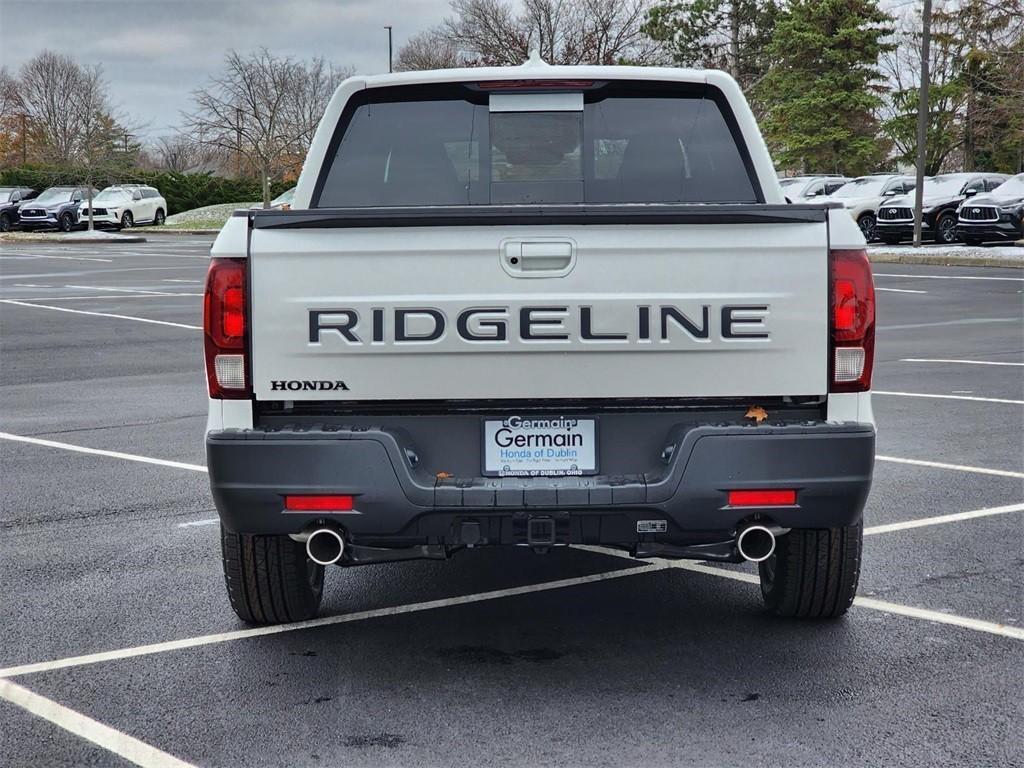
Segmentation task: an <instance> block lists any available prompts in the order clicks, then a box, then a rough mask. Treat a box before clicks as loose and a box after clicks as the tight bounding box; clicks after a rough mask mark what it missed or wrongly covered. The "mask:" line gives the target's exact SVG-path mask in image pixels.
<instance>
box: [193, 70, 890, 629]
mask: <svg viewBox="0 0 1024 768" xmlns="http://www.w3.org/2000/svg"><path fill="white" fill-rule="evenodd" d="M211 255H212V261H211V264H210V270H209V276H208V280H207V285H206V298H205V310H204V314H205V347H206V372H207V378H208V383H209V393H210V411H209V423H208V431H207V434H206V448H207V454H208V460H209V473H210V482H211V486H212V489H213V497H214V499H215V501H216V505H217V509H218V511H219V514H220V519H221V523H222V544H223V559H224V572H225V576H226V580H227V589H228V594H229V595H230V598H231V604H232V606H233V607H234V610H235V611H236V612H237V613H238V615H239V616H240V617H241V618H242V619H244V620H245V621H248V622H254V623H273V622H287V621H296V620H299V619H308V618H310V617H313V616H315V615H316V614H317V611H318V609H319V605H320V602H321V595H322V591H323V583H324V570H325V566H326V565H330V564H338V565H342V566H355V565H363V564H370V563H382V562H392V561H397V560H409V559H414V558H436V559H443V558H447V557H450V556H451V555H453V554H454V553H456V552H458V551H459V550H461V549H464V548H467V547H483V546H492V545H519V546H526V547H531V548H532V549H533V550H534V551H536V552H547V551H548V550H550V549H551V548H553V547H563V546H566V545H574V544H575V545H600V546H604V547H613V548H617V549H619V550H624V551H625V552H629V553H631V554H632V555H634V556H635V557H639V558H645V557H661V558H693V559H698V560H709V561H721V562H741V561H744V560H745V561H750V562H756V563H759V570H760V579H761V591H762V593H763V596H764V602H765V604H766V606H767V609H768V610H769V611H771V612H772V613H774V614H777V615H780V616H799V617H816V618H820V617H834V616H839V615H841V614H843V613H844V612H845V611H846V610H847V608H848V607H849V606H850V604H851V602H852V600H853V597H854V592H855V590H856V586H857V579H858V574H859V570H860V555H861V535H862V523H861V520H862V510H863V507H864V503H865V499H866V497H867V495H868V490H869V487H870V484H871V473H872V467H873V463H874V443H875V427H874V418H873V416H872V411H871V396H870V391H869V390H870V386H871V369H872V361H873V355H874V326H875V312H874V289H873V286H872V277H871V270H870V267H869V264H868V260H867V257H866V254H865V250H864V238H863V237H862V235H861V233H860V231H859V229H858V228H857V225H856V224H855V223H854V222H853V220H852V219H850V217H849V216H848V215H846V212H845V211H844V210H843V209H842V208H835V209H832V208H829V207H827V204H825V205H789V204H786V200H785V198H784V197H783V194H782V191H781V190H780V188H779V185H778V183H777V181H776V175H775V171H774V169H773V166H772V161H771V158H770V157H769V156H768V152H767V150H766V148H765V145H764V142H763V140H762V138H761V135H760V133H759V131H758V128H757V125H756V124H755V122H754V118H753V116H752V115H751V112H750V109H749V108H748V106H747V103H746V100H745V99H744V97H743V95H742V93H741V92H740V90H739V88H738V87H737V85H736V83H735V82H734V81H733V80H732V79H731V78H730V77H729V76H727V75H726V74H723V73H722V72H717V71H690V70H681V69H656V68H634V67H556V66H547V65H544V64H543V63H529V64H527V65H524V66H522V67H508V68H493V69H464V70H446V71H437V72H408V73H397V74H393V75H382V76H374V77H354V78H350V79H349V80H346V81H345V82H344V83H342V85H341V86H340V87H339V88H338V91H337V93H335V95H334V98H333V99H332V100H331V103H330V106H329V107H328V108H327V112H326V114H325V115H324V118H323V120H322V121H321V123H320V126H319V129H318V130H317V133H316V136H315V138H314V140H313V143H312V146H311V148H310V150H309V155H308V157H307V159H306V163H305V167H304V169H303V171H302V175H301V178H300V179H299V183H298V188H297V190H296V193H295V202H294V204H293V206H292V209H291V210H251V211H239V212H237V213H236V214H235V216H234V217H233V218H231V219H230V220H229V221H228V222H227V224H226V225H225V227H224V229H223V230H222V231H221V233H220V235H219V237H218V238H217V240H216V242H215V243H214V246H213V249H212V254H211Z"/></svg>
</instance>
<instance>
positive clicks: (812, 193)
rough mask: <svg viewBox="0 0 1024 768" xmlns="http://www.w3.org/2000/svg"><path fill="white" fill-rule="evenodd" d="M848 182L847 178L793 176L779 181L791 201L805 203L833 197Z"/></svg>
mask: <svg viewBox="0 0 1024 768" xmlns="http://www.w3.org/2000/svg"><path fill="white" fill-rule="evenodd" d="M848 181H849V179H848V178H846V177H845V176H829V175H824V176H791V177H789V178H787V179H779V186H780V187H782V194H784V195H785V196H786V197H787V198H788V199H789V200H792V201H793V202H794V203H803V202H807V201H809V200H814V199H815V198H819V197H825V196H828V195H831V194H832V193H833V192H835V191H836V190H837V189H839V188H840V187H841V186H843V185H844V184H845V183H846V182H848Z"/></svg>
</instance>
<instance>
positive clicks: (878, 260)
mask: <svg viewBox="0 0 1024 768" xmlns="http://www.w3.org/2000/svg"><path fill="white" fill-rule="evenodd" d="M868 261H870V262H872V263H875V264H925V265H928V266H933V267H1010V268H1011V269H1024V258H1022V259H1011V258H1007V257H1004V256H983V257H981V258H971V257H969V256H948V255H947V256H939V255H935V256H919V255H917V254H903V253H872V252H871V251H868Z"/></svg>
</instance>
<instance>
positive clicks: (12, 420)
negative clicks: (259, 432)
mask: <svg viewBox="0 0 1024 768" xmlns="http://www.w3.org/2000/svg"><path fill="white" fill-rule="evenodd" d="M211 239H212V238H209V237H197V238H186V237H173V238H172V237H163V238H158V237H153V238H151V241H150V242H149V243H147V244H145V245H117V246H96V247H88V246H73V247H68V246H59V245H40V244H24V245H11V244H5V245H4V246H3V247H2V249H0V323H2V332H0V355H2V362H0V397H2V403H3V406H2V409H0V473H2V474H0V494H2V495H0V499H2V506H0V509H2V512H0V533H2V536H0V585H2V594H0V615H2V616H3V633H2V637H0V764H2V765H4V766H12V767H13V766H65V765H68V766H70V765H101V766H107V765H131V764H138V765H143V766H183V765H215V766H222V765H223V766H229V765H230V766H254V765H290V766H298V765H302V766H305V765H336V764H344V765H370V764H373V765H467V766H483V765H507V764H520V765H545V764H550V765H555V764H558V765H588V766H603V765H616V766H617V765H686V764H700V765H704V766H720V765H721V766H727V765H729V766H731V765H786V766H805V765H806V766H835V765H871V766H875V765H915V766H939V765H956V766H967V765H969V766H1008V765H1022V764H1024V746H1022V745H1024V727H1022V723H1024V717H1022V715H1024V710H1022V705H1021V700H1022V699H1021V690H1022V683H1024V671H1022V670H1024V665H1022V660H1024V589H1022V579H1021V574H1022V573H1024V539H1022V537H1021V523H1022V521H1024V517H1022V513H1024V442H1022V441H1024V376H1022V373H1024V293H1022V291H1024V271H1022V270H1011V269H983V268H950V267H934V266H927V267H925V266H908V265H902V264H900V265H888V264H882V265H876V267H875V271H876V282H877V286H878V304H879V308H878V318H879V326H880V328H879V332H878V349H877V353H876V368H875V384H874V386H875V388H876V391H877V394H876V397H875V400H874V404H875V412H876V417H877V420H878V423H879V435H878V454H879V460H878V462H877V465H876V474H875V484H874V488H873V491H872V494H871V498H870V501H869V503H868V508H867V512H866V526H867V529H866V534H867V537H866V539H865V549H864V565H863V573H862V578H861V587H860V595H861V597H860V598H859V599H858V603H857V604H856V605H855V606H854V608H853V609H852V610H851V612H850V613H849V614H848V616H847V617H846V618H845V619H842V620H839V621H835V622H830V623H800V622H792V621H784V620H778V619H772V618H770V617H768V616H766V615H765V614H764V613H762V612H761V610H760V597H759V594H758V590H757V587H756V586H755V585H754V584H753V583H750V582H751V579H752V578H753V573H754V572H753V569H752V568H750V567H734V568H723V567H719V566H708V565H701V564H693V563H681V564H674V565H673V564H669V563H664V562H652V563H645V562H642V561H632V560H629V559H624V558H622V557H619V556H614V555H611V554H608V553H605V552H598V551H584V550H578V549H574V550H564V551H555V552H553V553H551V554H549V555H546V556H538V555H534V554H532V553H531V552H529V551H521V550H518V549H517V550H510V551H506V550H498V551H496V552H494V551H491V552H484V551H480V550H476V551H468V552H467V553H465V554H460V555H459V556H457V557H455V558H453V559H452V560H451V561H449V562H417V563H405V564H401V563H400V564H394V565H381V566H375V567H373V568H368V569H348V570H344V571H343V570H341V569H333V570H331V571H329V572H328V580H327V587H326V589H325V597H324V609H323V616H324V618H323V619H320V620H317V621H315V622H308V623H306V624H300V625H289V626H286V627H278V628H269V629H252V628H248V627H246V626H245V625H243V624H242V623H241V622H239V621H238V620H237V619H236V618H235V617H234V614H233V613H232V612H231V609H230V607H229V605H228V601H227V596H226V594H225V591H224V587H223V583H222V576H221V569H220V562H219V557H220V553H219V541H218V536H217V527H216V525H215V520H214V518H215V512H214V509H213V505H212V501H211V499H210V495H209V489H208V486H207V483H206V476H205V471H204V467H203V463H204V451H203V445H202V435H203V430H204V423H205V408H206V397H205V383H204V377H203V373H202V346H201V332H200V329H199V326H200V324H201V318H200V307H201V302H202V298H201V292H202V280H203V277H204V275H205V267H206V264H205V258H206V250H207V248H208V246H209V243H210V241H211Z"/></svg>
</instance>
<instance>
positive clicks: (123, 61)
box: [0, 0, 450, 136]
mask: <svg viewBox="0 0 1024 768" xmlns="http://www.w3.org/2000/svg"><path fill="white" fill-rule="evenodd" d="M449 12H450V11H449V6H448V0H283V1H279V2H267V1H266V0H257V2H253V1H252V0H167V1H166V2H155V3H150V2H144V1H143V0H94V1H93V2H86V1H85V0H48V1H47V2H46V3H40V2H8V0H0V64H3V65H6V66H8V67H9V68H11V69H12V70H17V68H18V67H20V66H21V65H22V64H23V63H24V62H25V61H27V60H28V59H30V58H32V57H33V56H35V55H36V54H38V53H39V52H41V51H42V50H44V49H50V50H53V51H57V52H58V53H66V54H69V55H71V56H73V57H75V58H76V59H77V60H78V61H80V62H81V63H83V64H86V65H90V66H91V65H94V64H101V65H102V66H103V70H104V74H105V76H106V78H107V81H108V83H109V84H110V90H111V96H112V98H113V100H114V101H115V102H116V103H117V104H118V106H119V107H120V108H121V109H122V110H123V111H124V112H126V113H128V114H129V115H131V116H132V117H133V118H134V119H135V120H136V121H138V122H141V123H145V124H147V125H148V126H149V127H148V128H147V129H146V131H145V132H146V133H147V135H149V136H159V135H162V134H166V133H168V132H169V130H170V129H171V128H172V127H173V126H175V125H178V124H179V123H180V122H181V120H180V113H181V112H182V111H183V110H188V109H189V108H190V107H191V104H192V102H191V92H192V91H193V90H194V89H196V88H198V87H200V86H202V85H204V84H205V83H206V82H207V81H208V79H209V78H210V76H211V75H214V74H216V72H217V71H218V70H219V68H220V65H221V62H222V61H223V59H224V54H225V53H226V52H227V51H228V49H231V48H234V49H236V50H239V51H250V50H253V49H255V48H258V47H261V46H266V47H267V48H269V49H270V50H271V51H273V52H274V53H277V54H279V55H288V56H294V57H297V58H304V59H308V58H312V57H313V56H324V57H326V58H327V59H328V60H329V61H332V62H333V63H335V64H337V65H339V66H349V67H354V68H355V69H356V70H357V71H358V72H362V73H374V72H385V71H387V66H388V62H387V32H386V31H385V30H384V25H386V24H391V25H393V26H394V42H395V50H396V52H397V50H398V48H399V46H400V45H401V43H402V42H404V41H405V40H406V39H407V38H409V37H410V36H412V35H414V34H416V33H417V32H419V31H420V30H422V29H425V28H427V27H430V26H434V25H435V24H437V23H438V22H439V21H440V20H441V19H442V18H443V17H444V16H445V15H446V14H448V13H449Z"/></svg>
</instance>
